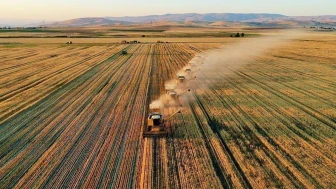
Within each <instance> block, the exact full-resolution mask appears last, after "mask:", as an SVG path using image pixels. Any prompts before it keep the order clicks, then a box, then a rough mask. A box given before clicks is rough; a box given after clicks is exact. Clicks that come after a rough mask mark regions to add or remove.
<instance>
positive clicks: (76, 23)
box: [47, 17, 131, 27]
mask: <svg viewBox="0 0 336 189" xmlns="http://www.w3.org/2000/svg"><path fill="white" fill-rule="evenodd" d="M125 24H131V22H127V21H120V20H118V21H116V20H111V19H107V18H99V17H89V18H77V19H71V20H66V21H61V22H54V23H51V24H48V25H47V26H52V27H83V26H104V25H125Z"/></svg>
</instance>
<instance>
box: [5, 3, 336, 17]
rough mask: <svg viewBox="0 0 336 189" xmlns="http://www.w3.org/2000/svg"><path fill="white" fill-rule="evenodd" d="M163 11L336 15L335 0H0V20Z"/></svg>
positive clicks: (129, 14) (161, 12)
mask: <svg viewBox="0 0 336 189" xmlns="http://www.w3.org/2000/svg"><path fill="white" fill-rule="evenodd" d="M166 13H279V14H284V15H288V16H315V15H336V0H133V1H131V0H118V1H116V0H0V21H4V20H11V19H20V20H32V21H33V20H34V21H43V20H45V21H61V20H66V19H73V18H80V17H104V16H142V15H153V14H166Z"/></svg>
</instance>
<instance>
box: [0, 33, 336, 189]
mask: <svg viewBox="0 0 336 189" xmlns="http://www.w3.org/2000/svg"><path fill="white" fill-rule="evenodd" d="M174 32H177V31H174ZM183 32H185V31H183ZM256 33H259V34H260V35H268V36H274V35H280V34H279V33H277V31H270V32H267V34H266V33H262V32H261V31H260V30H256ZM129 39H132V40H134V39H137V38H129ZM67 40H70V39H63V38H0V73H1V74H0V86H1V87H0V188H204V189H206V188H336V162H335V159H336V98H335V97H336V80H335V75H336V62H335V60H336V37H335V33H312V32H309V33H308V34H306V35H305V36H304V37H301V38H298V39H294V40H288V41H286V42H284V43H281V44H279V45H277V46H274V47H270V48H269V49H266V50H265V51H263V52H262V53H258V54H257V55H256V56H253V58H246V59H241V58H239V59H241V60H244V63H243V64H239V63H238V62H236V61H237V60H236V59H233V58H231V59H229V58H228V59H227V61H224V59H223V60H222V59H221V58H219V60H216V61H218V63H216V64H213V62H211V60H212V59H208V60H207V58H206V56H209V57H208V58H211V52H212V50H219V49H222V48H224V51H221V52H222V54H220V55H219V57H221V56H226V55H227V54H225V48H227V49H228V51H229V49H230V47H231V46H232V47H233V46H234V45H235V44H238V43H242V42H248V41H253V40H256V39H249V38H246V39H242V38H241V39H234V38H227V37H226V38H225V37H223V38H215V37H206V38H195V37H194V38H155V37H152V38H145V39H141V38H139V40H140V41H142V42H144V43H142V44H118V42H120V40H121V38H106V39H104V38H73V39H71V40H72V41H73V42H74V44H73V45H65V44H64V42H65V41H67ZM157 40H164V41H169V42H170V43H165V44H156V43H155V42H156V41H157ZM145 42H148V43H147V44H146V43H145ZM1 43H5V44H1ZM21 43H22V44H21ZM248 48H249V47H248V46H246V47H242V48H241V50H240V51H239V52H240V53H241V54H239V53H238V56H237V55H236V56H233V57H240V56H241V57H244V56H248V54H244V53H247V52H249V49H248ZM122 50H127V51H128V54H127V55H121V51H122ZM228 54H230V53H228ZM202 56H204V57H205V58H204V64H202V65H201V64H199V62H200V61H201V60H202V59H198V60H199V61H198V62H197V63H198V66H199V67H200V68H201V71H200V72H197V73H195V75H196V76H197V79H195V80H191V81H190V82H188V83H186V84H183V85H181V86H180V89H181V90H183V89H185V88H190V89H191V92H189V93H187V94H186V95H185V96H183V98H181V103H182V107H177V106H167V107H164V108H163V113H164V115H165V116H169V115H170V114H172V113H173V112H175V111H176V110H177V109H178V108H181V110H182V114H178V115H177V116H175V117H173V118H172V119H171V120H169V121H168V122H167V127H168V129H169V130H170V133H169V136H168V137H167V138H156V139H153V138H143V137H142V131H143V129H144V125H145V124H146V119H147V115H148V108H149V105H150V104H151V102H153V101H155V100H157V99H158V98H160V96H162V95H163V94H164V93H165V83H166V82H167V81H169V80H172V79H174V78H175V77H176V74H177V73H178V72H179V71H180V70H181V69H182V68H183V67H185V66H186V65H188V63H189V62H190V61H192V62H195V61H196V60H195V59H194V58H195V57H196V58H197V57H202ZM213 60H215V59H213ZM238 64H239V65H238Z"/></svg>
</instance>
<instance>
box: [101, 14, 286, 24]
mask: <svg viewBox="0 0 336 189" xmlns="http://www.w3.org/2000/svg"><path fill="white" fill-rule="evenodd" d="M106 18H107V19H111V20H118V21H126V22H137V23H148V22H160V21H177V22H185V21H196V22H200V21H205V22H217V21H232V22H244V21H256V20H260V19H267V20H272V19H279V18H286V16H284V15H281V14H243V13H208V14H196V13H187V14H165V15H149V16H132V17H129V16H126V17H106Z"/></svg>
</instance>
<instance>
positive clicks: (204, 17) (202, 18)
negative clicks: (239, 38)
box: [51, 13, 336, 27]
mask: <svg viewBox="0 0 336 189" xmlns="http://www.w3.org/2000/svg"><path fill="white" fill-rule="evenodd" d="M158 22H181V23H190V22H193V23H202V24H203V25H210V26H213V25H216V24H214V23H217V22H243V23H244V25H250V26H265V27H267V26H281V27H283V26H292V27H295V26H336V15H330V16H295V17H293V16H286V15H281V14H268V13H263V14H259V13H250V14H246V13H208V14H197V13H186V14H164V15H148V16H126V17H105V18H99V17H97V18H79V19H72V20H68V21H63V22H56V23H54V24H52V25H51V26H56V27H57V26H70V27H76V26H93V25H116V24H118V25H126V24H132V23H133V24H141V23H158Z"/></svg>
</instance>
